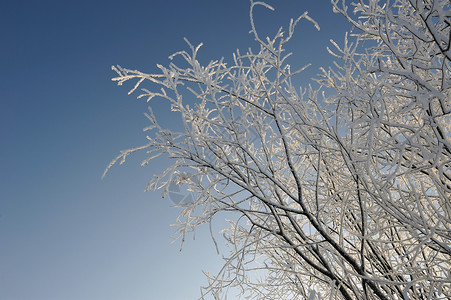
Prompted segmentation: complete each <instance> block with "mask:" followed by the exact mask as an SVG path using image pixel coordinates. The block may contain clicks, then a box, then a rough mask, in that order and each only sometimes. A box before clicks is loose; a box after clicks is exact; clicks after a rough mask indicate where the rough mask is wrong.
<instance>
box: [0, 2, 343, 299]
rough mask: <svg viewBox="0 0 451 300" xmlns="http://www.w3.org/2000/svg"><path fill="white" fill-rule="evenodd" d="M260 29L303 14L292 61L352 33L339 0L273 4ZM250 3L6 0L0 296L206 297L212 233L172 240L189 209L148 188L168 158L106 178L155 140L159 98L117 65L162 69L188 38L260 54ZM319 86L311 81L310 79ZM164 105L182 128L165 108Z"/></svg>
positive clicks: (208, 47)
mask: <svg viewBox="0 0 451 300" xmlns="http://www.w3.org/2000/svg"><path fill="white" fill-rule="evenodd" d="M268 3H270V4H271V5H273V6H274V7H275V9H276V11H275V12H270V11H268V10H265V9H264V8H263V7H259V8H258V9H257V10H256V16H255V18H256V24H257V27H258V28H260V30H261V35H265V34H274V33H275V32H276V31H277V29H278V27H279V26H281V25H284V26H287V25H288V22H289V19H290V18H292V17H293V18H295V17H297V16H299V15H300V14H302V13H303V12H304V11H305V10H307V11H309V14H310V16H311V17H313V18H314V19H315V20H316V21H318V23H319V24H320V26H321V31H320V32H317V31H316V30H315V29H314V28H313V26H312V25H311V24H310V23H307V22H301V24H300V25H299V26H298V30H297V33H296V35H295V38H294V39H293V41H292V43H291V46H289V47H290V50H291V51H293V52H295V55H294V56H293V58H292V64H293V65H296V66H298V67H301V66H303V65H304V64H306V63H308V62H312V63H313V66H312V67H311V68H310V73H309V74H315V73H316V72H317V70H318V67H319V66H321V65H324V66H327V65H329V64H330V63H331V61H332V58H331V57H330V56H329V55H328V54H327V52H326V49H325V47H326V45H328V44H329V42H328V41H329V39H331V38H333V39H336V40H337V41H338V42H340V41H342V40H343V36H344V32H345V30H346V29H347V28H348V26H347V24H346V22H345V21H344V20H343V18H342V17H341V16H337V15H334V14H333V13H332V10H331V6H330V3H329V1H328V0H318V1H303V0H284V1H268ZM249 30H250V25H249V1H246V0H210V1H207V0H202V1H200V0H191V1H186V0H185V1H181V0H173V1H149V0H147V1H138V0H129V1H115V0H114V1H84V0H79V1H47V0H43V1H27V0H25V1H7V2H4V3H2V6H1V9H0V32H1V39H2V41H1V44H0V45H1V46H0V54H1V55H0V67H1V73H0V87H1V88H0V139H1V141H2V146H1V147H0V166H1V167H0V299H4V300H52V299H55V300H56V299H65V300H72V299H74V300H75V299H87V300H90V299H93V300H94V299H95V300H97V299H105V300H106V299H108V300H119V299H127V300H144V299H195V298H196V297H197V296H198V295H199V288H198V287H199V286H200V285H203V284H205V283H206V281H205V279H204V277H203V275H202V272H201V270H202V269H204V270H208V271H211V272H216V271H217V270H219V267H220V266H221V259H220V256H218V255H217V254H216V251H215V250H214V246H213V243H212V242H211V241H210V239H209V236H208V233H207V230H206V229H205V228H200V230H199V234H198V235H197V236H196V240H195V241H192V240H189V241H188V242H187V244H186V247H185V248H184V250H183V251H182V252H180V251H179V246H180V243H179V242H175V243H172V244H171V241H172V239H171V236H173V233H174V227H170V224H172V223H174V220H175V218H176V216H177V214H178V210H177V209H174V208H170V205H171V203H170V202H169V201H168V200H167V199H162V198H161V197H160V192H155V193H154V192H148V193H144V192H143V190H144V188H145V185H146V183H147V180H148V179H149V178H150V177H151V175H152V174H153V173H155V172H158V171H159V170H161V169H162V167H163V166H164V165H166V164H168V163H170V162H167V161H164V160H163V161H158V162H155V163H153V164H150V165H149V166H148V167H146V168H141V167H139V162H140V160H141V159H143V156H139V155H138V156H137V157H132V158H131V159H129V160H128V162H127V163H126V164H125V165H123V166H115V167H113V168H112V170H111V171H110V172H109V173H108V175H107V176H106V177H105V179H103V180H101V174H102V172H103V170H104V169H105V167H106V166H107V165H108V163H109V162H110V160H111V159H112V158H114V157H115V156H116V155H117V154H118V152H119V151H120V150H122V149H126V148H130V147H133V146H138V145H141V144H142V143H144V142H145V134H144V133H143V132H142V128H143V127H145V126H146V125H147V122H146V118H145V117H144V115H143V113H144V112H145V111H146V107H147V106H148V104H147V103H145V102H143V101H139V100H136V97H135V96H133V95H132V96H127V92H128V89H129V86H126V87H117V86H116V85H115V83H113V82H112V81H111V78H112V77H113V76H114V75H115V74H114V73H113V72H112V71H111V65H113V64H120V65H121V66H124V67H127V68H132V69H140V70H142V71H147V72H155V71H156V70H157V69H156V64H157V63H159V64H163V65H164V64H167V63H168V56H169V55H170V54H172V53H173V52H176V51H179V50H185V49H186V44H185V43H184V41H183V37H187V38H188V39H189V40H190V41H191V42H192V43H193V44H198V43H200V42H203V43H204V47H203V48H202V50H201V51H200V58H201V61H202V62H204V63H206V62H208V61H209V60H210V59H215V58H220V57H224V58H225V59H226V60H230V59H231V57H232V53H233V52H234V51H235V50H236V49H240V50H241V51H242V52H244V51H245V50H246V49H247V48H248V47H255V46H256V44H255V42H253V40H252V37H251V35H250V34H249ZM305 78H307V77H305ZM150 105H152V107H153V109H154V111H155V113H156V114H157V115H158V116H160V117H161V118H162V119H167V120H170V116H169V115H168V113H169V109H168V107H167V105H166V104H165V103H164V102H163V101H158V100H155V101H154V102H152V103H151V104H150ZM166 116H169V117H168V118H166Z"/></svg>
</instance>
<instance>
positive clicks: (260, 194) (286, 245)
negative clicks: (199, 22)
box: [110, 0, 451, 299]
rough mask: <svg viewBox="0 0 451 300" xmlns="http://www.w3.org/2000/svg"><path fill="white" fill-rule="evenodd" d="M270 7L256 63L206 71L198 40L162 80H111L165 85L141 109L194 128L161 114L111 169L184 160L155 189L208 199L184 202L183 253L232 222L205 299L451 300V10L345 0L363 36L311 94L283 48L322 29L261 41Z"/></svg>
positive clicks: (415, 0) (338, 50)
mask: <svg viewBox="0 0 451 300" xmlns="http://www.w3.org/2000/svg"><path fill="white" fill-rule="evenodd" d="M257 5H262V6H266V7H267V8H270V9H272V8H271V7H270V6H269V5H267V4H265V3H262V2H253V1H251V9H250V20H251V29H252V31H251V32H252V34H253V37H254V38H255V40H256V42H257V43H258V47H259V49H258V51H252V50H249V51H248V52H247V53H246V54H242V53H239V52H237V53H236V54H234V56H233V61H232V62H229V63H226V62H225V61H224V60H223V59H221V60H215V61H211V62H210V63H209V64H208V65H205V66H203V65H201V64H200V63H199V61H198V60H197V58H196V56H197V53H198V50H199V47H200V46H197V47H195V46H192V45H191V44H189V43H188V45H189V47H190V51H189V52H185V51H181V52H178V53H175V54H174V55H172V56H171V57H170V58H171V59H172V60H173V62H172V63H171V64H170V65H169V66H167V67H164V66H161V65H159V66H158V67H159V69H160V72H159V73H157V74H146V73H142V72H139V71H135V70H129V69H125V68H122V67H119V66H117V67H113V69H114V71H116V72H117V77H116V78H114V79H113V80H114V81H117V82H118V84H119V85H122V84H123V83H124V82H126V81H129V80H137V83H136V85H135V86H134V88H133V89H132V90H131V91H130V92H133V91H135V90H136V89H137V88H138V87H139V86H140V85H142V84H144V83H145V82H147V81H149V82H151V84H150V85H151V86H152V87H153V89H151V90H147V89H142V93H141V94H140V95H139V98H145V99H147V100H148V101H149V100H151V99H152V98H154V97H159V98H163V99H165V100H167V101H168V103H169V104H170V105H171V108H172V110H173V111H175V113H174V114H175V115H177V116H179V117H180V120H181V123H182V124H183V128H182V129H181V130H180V131H179V132H176V131H171V130H168V129H166V128H162V127H161V126H160V125H159V123H158V121H157V118H156V117H155V116H154V114H153V113H152V110H151V109H149V113H148V114H147V116H148V118H149V120H150V122H151V125H150V126H149V127H148V128H146V129H147V130H148V132H149V136H148V142H147V144H145V145H144V146H142V147H138V148H134V149H130V150H126V151H122V153H121V154H120V155H119V156H118V157H117V158H116V159H115V160H114V161H113V162H112V164H114V163H115V162H116V161H120V162H121V163H122V162H123V161H124V160H125V158H126V157H127V156H128V155H129V154H131V153H134V152H136V151H147V153H148V158H147V159H146V160H145V161H144V162H143V164H147V163H149V162H150V161H151V160H152V159H154V158H155V157H157V156H158V155H160V154H166V155H168V156H169V157H170V158H171V159H173V164H172V166H171V167H169V168H168V169H167V170H166V171H164V172H163V173H162V174H159V175H155V176H154V177H153V179H151V180H150V182H149V185H148V189H163V191H164V192H163V193H164V194H165V193H167V192H168V189H169V187H170V186H171V184H174V183H176V184H185V185H187V186H188V187H189V190H190V191H191V192H192V193H193V195H195V197H194V198H193V201H188V202H182V203H180V204H179V205H180V206H181V207H182V208H183V210H182V211H181V214H180V216H179V219H178V222H179V229H178V232H179V233H180V236H181V238H182V240H183V239H184V238H185V235H186V234H188V233H189V232H192V231H193V230H194V229H195V228H196V226H198V225H200V224H204V223H211V222H212V220H213V219H214V217H215V216H216V215H218V213H222V214H220V215H221V216H224V214H223V213H227V214H229V219H230V220H229V224H230V226H229V227H226V228H224V230H223V234H224V237H225V239H226V242H227V243H228V244H229V246H230V253H229V254H228V255H227V256H226V257H225V264H224V267H223V268H222V270H221V271H220V272H219V274H217V275H216V276H210V275H207V276H208V279H209V286H208V287H205V288H204V289H203V296H205V295H208V294H211V295H214V296H215V298H217V299H219V298H225V297H226V294H227V291H229V289H232V290H234V291H238V292H239V293H241V294H240V295H241V296H243V297H244V296H251V297H253V298H256V299H450V297H451V273H450V269H451V245H450V241H451V229H450V225H451V202H450V199H451V167H450V164H451V140H450V139H451V114H450V110H451V103H450V102H451V76H450V75H451V73H450V72H451V50H450V39H451V34H450V22H451V5H450V1H448V0H387V1H376V0H369V1H364V0H360V1H357V0H356V1H355V3H348V4H346V3H345V1H343V2H339V1H338V0H333V1H332V7H333V10H334V12H335V13H339V14H342V15H343V16H344V17H345V18H346V19H347V20H348V21H349V22H350V23H351V24H352V31H351V32H349V33H348V34H347V35H346V37H345V39H344V42H343V43H342V44H341V45H340V44H339V43H337V42H333V43H332V44H333V47H332V49H329V52H330V54H331V55H333V56H335V57H336V59H337V61H336V63H335V64H334V66H333V67H330V68H329V69H325V68H324V69H321V74H320V75H318V78H316V79H315V81H316V84H315V85H313V84H312V85H310V86H307V87H305V88H303V87H301V88H299V87H297V86H295V83H294V80H293V78H294V76H295V75H296V74H298V73H299V72H301V71H302V69H300V70H296V71H293V70H292V68H291V66H290V65H289V64H287V62H286V59H287V57H288V56H289V55H288V54H286V53H285V52H284V47H285V44H286V43H287V42H288V41H289V40H290V39H291V37H292V35H293V33H294V29H295V26H296V25H297V23H298V22H299V21H300V20H302V19H306V20H309V21H311V22H312V23H313V24H314V25H315V26H316V27H318V25H317V24H316V23H315V22H314V21H313V20H312V19H310V17H309V16H308V15H307V14H303V15H301V16H300V17H299V18H298V19H297V20H294V21H293V20H292V21H291V22H290V25H289V28H288V29H287V30H286V32H283V31H282V29H281V30H279V32H278V33H277V34H276V35H275V36H274V37H273V38H266V39H263V38H261V37H260V36H259V34H258V31H257V29H256V28H255V26H254V21H253V14H252V12H253V10H254V9H255V7H256V6H257ZM348 6H349V7H348ZM155 86H159V88H155ZM193 97H195V98H196V99H197V101H196V102H195V104H194V105H191V106H189V105H188V104H187V103H186V99H187V98H193ZM191 102H192V101H191ZM112 164H111V165H112ZM111 165H110V166H111Z"/></svg>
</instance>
